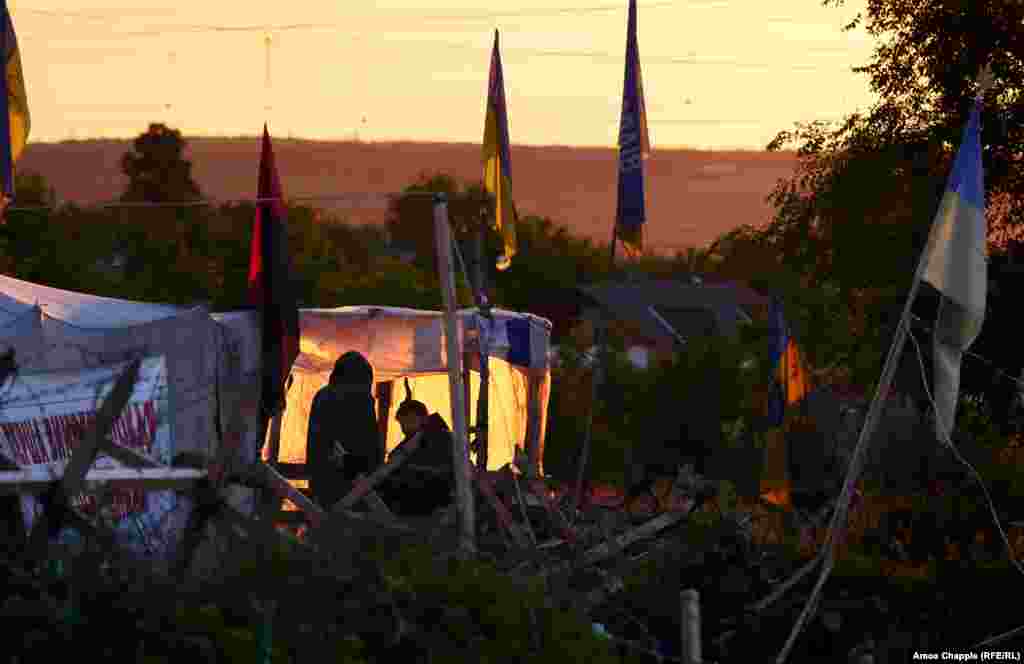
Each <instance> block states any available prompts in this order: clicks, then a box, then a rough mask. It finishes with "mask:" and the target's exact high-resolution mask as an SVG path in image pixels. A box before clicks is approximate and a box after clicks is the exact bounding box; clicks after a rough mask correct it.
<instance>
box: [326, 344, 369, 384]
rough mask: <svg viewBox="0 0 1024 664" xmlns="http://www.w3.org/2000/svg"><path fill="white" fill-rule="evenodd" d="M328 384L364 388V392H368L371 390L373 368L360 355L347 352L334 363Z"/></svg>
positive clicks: (354, 352)
mask: <svg viewBox="0 0 1024 664" xmlns="http://www.w3.org/2000/svg"><path fill="white" fill-rule="evenodd" d="M330 384H331V385H333V386H335V387H337V386H342V385H346V386H359V387H363V386H365V387H366V390H367V391H370V390H371V389H372V388H373V367H372V366H370V363H369V361H367V359H366V358H365V357H363V355H362V353H358V352H356V351H354V350H352V351H349V352H347V353H345V354H344V355H342V356H341V357H339V358H338V361H337V362H335V363H334V371H332V372H331V378H330Z"/></svg>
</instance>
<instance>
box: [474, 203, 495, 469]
mask: <svg viewBox="0 0 1024 664" xmlns="http://www.w3.org/2000/svg"><path fill="white" fill-rule="evenodd" d="M487 214H488V206H486V205H485V206H484V207H483V214H481V216H480V227H479V228H478V229H477V232H476V275H475V277H476V289H477V307H478V309H479V311H480V317H481V318H482V319H483V322H484V324H485V325H487V327H488V329H487V330H486V331H484V330H480V331H479V332H478V334H477V344H478V346H479V354H480V392H479V393H478V394H477V398H476V447H477V449H476V465H477V468H479V469H480V471H481V472H486V471H487V456H488V455H487V451H488V450H487V448H488V445H489V444H490V443H489V436H488V431H487V425H488V423H489V422H490V416H489V405H490V383H491V371H490V362H489V361H488V356H489V354H490V348H489V345H490V338H489V337H488V336H487V335H488V334H489V333H490V329H489V328H490V323H491V320H492V316H491V303H490V301H489V300H488V299H487V290H486V288H485V285H484V275H485V274H486V273H487V271H486V269H485V268H484V247H485V246H486V243H485V236H486V234H487Z"/></svg>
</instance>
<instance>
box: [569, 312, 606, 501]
mask: <svg viewBox="0 0 1024 664" xmlns="http://www.w3.org/2000/svg"><path fill="white" fill-rule="evenodd" d="M604 336H605V332H604V321H603V320H595V321H594V347H595V348H598V349H599V351H600V356H599V357H595V358H591V370H590V371H591V377H590V408H589V410H588V411H587V424H586V428H585V429H584V430H583V446H582V447H581V448H580V458H579V462H578V463H577V466H576V490H575V492H574V493H573V504H572V506H573V514H575V512H576V510H578V509H579V507H580V502H581V501H582V500H583V480H584V478H585V477H586V474H587V464H588V463H589V462H590V440H591V438H592V437H593V434H594V411H595V410H597V391H598V388H599V387H600V384H601V379H602V374H603V371H602V369H603V367H602V364H603V362H604V356H605V353H604Z"/></svg>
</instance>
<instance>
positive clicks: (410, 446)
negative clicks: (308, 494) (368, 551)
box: [330, 431, 423, 513]
mask: <svg viewBox="0 0 1024 664" xmlns="http://www.w3.org/2000/svg"><path fill="white" fill-rule="evenodd" d="M422 439H423V432H422V431H419V432H416V433H415V434H414V435H413V437H412V438H410V439H409V440H407V441H405V442H404V443H402V444H401V445H400V446H399V447H398V448H397V449H396V450H395V451H394V452H392V454H391V458H390V459H388V462H387V463H385V464H384V465H383V466H381V467H380V468H378V469H377V470H375V471H373V472H372V473H370V475H369V477H365V478H363V479H359V480H356V483H355V486H353V487H352V490H351V491H349V493H348V495H347V496H345V497H344V498H342V499H341V500H339V501H338V502H337V503H336V504H335V505H334V506H332V507H331V508H330V511H331V512H332V513H333V512H340V511H344V510H348V509H351V508H352V507H354V506H355V505H356V504H357V503H358V502H359V501H360V500H362V499H363V496H365V495H366V494H367V492H369V491H370V490H371V489H373V487H375V486H377V485H378V484H380V483H381V481H383V480H384V478H385V477H387V476H388V475H390V474H391V473H393V472H395V471H396V470H398V468H400V467H401V466H402V464H403V463H405V462H406V460H408V459H409V457H410V456H412V454H413V452H415V451H416V450H417V449H419V446H420V442H421V441H422Z"/></svg>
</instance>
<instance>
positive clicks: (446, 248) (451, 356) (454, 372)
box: [434, 193, 476, 557]
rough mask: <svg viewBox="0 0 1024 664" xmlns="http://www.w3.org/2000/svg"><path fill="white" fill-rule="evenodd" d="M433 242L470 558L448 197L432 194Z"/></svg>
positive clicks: (471, 522) (459, 506)
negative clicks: (439, 287) (434, 242)
mask: <svg viewBox="0 0 1024 664" xmlns="http://www.w3.org/2000/svg"><path fill="white" fill-rule="evenodd" d="M434 239H435V241H436V244H437V247H436V249H437V267H438V272H439V275H438V276H439V277H440V281H441V296H442V299H443V301H444V319H445V351H446V355H447V363H448V386H449V388H450V394H451V405H452V460H453V465H454V468H455V506H456V507H455V508H456V510H457V513H458V515H459V554H460V555H462V556H466V557H468V556H471V555H472V554H473V553H474V552H475V550H476V543H475V539H476V538H475V536H474V529H475V528H474V527H475V525H476V519H475V517H474V511H473V490H472V484H471V478H470V472H471V471H470V467H469V450H468V444H467V442H466V441H467V439H466V404H465V401H464V399H465V398H466V394H465V392H464V389H465V387H464V385H463V382H462V354H461V353H460V352H459V322H458V317H457V315H456V311H455V307H456V302H455V265H454V263H453V262H452V236H451V229H450V228H449V226H448V197H447V196H446V195H445V194H443V193H438V194H434Z"/></svg>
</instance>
